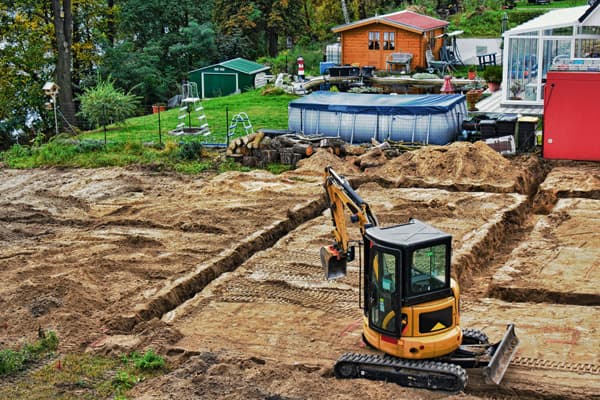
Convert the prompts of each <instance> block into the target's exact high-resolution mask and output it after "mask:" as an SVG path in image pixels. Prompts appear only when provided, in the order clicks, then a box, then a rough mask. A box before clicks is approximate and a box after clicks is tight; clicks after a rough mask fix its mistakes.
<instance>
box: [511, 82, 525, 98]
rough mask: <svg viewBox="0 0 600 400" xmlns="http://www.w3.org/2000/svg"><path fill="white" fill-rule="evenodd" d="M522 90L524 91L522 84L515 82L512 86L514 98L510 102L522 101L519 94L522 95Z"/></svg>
mask: <svg viewBox="0 0 600 400" xmlns="http://www.w3.org/2000/svg"><path fill="white" fill-rule="evenodd" d="M522 90H523V85H521V82H519V81H513V83H512V84H511V85H510V93H511V94H512V96H511V97H510V100H521V97H520V96H519V94H520V93H521V91H522Z"/></svg>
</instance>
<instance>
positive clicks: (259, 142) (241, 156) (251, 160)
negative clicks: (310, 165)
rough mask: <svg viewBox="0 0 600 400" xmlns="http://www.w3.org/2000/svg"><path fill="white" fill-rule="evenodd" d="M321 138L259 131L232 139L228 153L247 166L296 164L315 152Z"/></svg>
mask: <svg viewBox="0 0 600 400" xmlns="http://www.w3.org/2000/svg"><path fill="white" fill-rule="evenodd" d="M320 140H321V138H309V137H306V136H303V135H298V134H294V133H287V134H276V135H269V134H265V132H263V131H259V132H256V133H252V134H250V135H247V136H243V137H239V138H237V139H235V140H232V141H231V143H230V144H229V146H228V147H227V155H228V156H229V157H233V158H236V159H238V160H239V161H240V162H241V163H242V165H244V166H247V167H264V166H266V165H267V164H270V163H274V162H280V163H282V164H288V165H292V166H295V165H296V163H297V162H298V161H299V160H301V159H302V158H305V157H309V156H310V155H311V154H313V152H314V149H315V147H318V142H319V141H320ZM315 142H316V143H315Z"/></svg>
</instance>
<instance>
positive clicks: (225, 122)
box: [0, 90, 296, 174]
mask: <svg viewBox="0 0 600 400" xmlns="http://www.w3.org/2000/svg"><path fill="white" fill-rule="evenodd" d="M295 98H296V96H292V95H288V94H283V93H275V94H270V95H263V91H262V90H254V91H251V92H246V93H242V94H236V95H231V96H226V97H219V98H215V99H208V100H204V101H202V104H203V106H204V111H205V114H206V118H207V121H208V124H209V126H210V130H211V132H212V134H211V135H209V136H206V137H204V136H193V135H187V136H172V135H169V134H168V132H169V131H171V130H173V129H175V127H176V126H177V124H178V122H180V121H181V120H179V119H178V115H179V109H178V108H175V109H172V110H168V111H165V112H161V113H160V131H161V134H160V136H159V114H150V115H144V116H141V117H136V118H130V119H128V120H127V121H126V122H125V124H122V125H114V126H108V127H107V129H106V144H105V130H104V129H103V128H100V129H96V130H94V131H90V132H83V133H81V134H80V135H78V136H66V135H64V134H62V135H59V136H58V137H55V138H52V139H51V140H50V141H49V142H48V143H44V144H35V145H32V146H20V145H15V146H13V147H12V148H10V149H9V150H7V151H5V152H3V153H0V161H1V162H2V163H4V164H5V165H6V166H8V167H9V168H38V167H53V166H54V167H74V168H98V167H109V166H126V165H142V166H150V167H151V168H152V169H155V170H160V169H166V170H174V171H178V172H182V173H192V174H193V173H199V172H202V171H205V170H208V169H210V170H218V171H223V170H231V169H243V168H242V167H241V166H240V165H239V164H238V163H236V162H234V161H232V160H229V159H225V158H224V157H222V156H221V155H222V153H218V152H211V151H207V150H206V147H207V146H206V145H207V144H212V143H220V144H223V143H226V138H227V129H228V126H229V123H230V121H231V119H232V118H233V117H234V115H235V114H237V113H241V112H245V113H246V114H248V117H249V118H250V122H251V123H252V126H253V128H254V130H255V131H256V130H258V129H260V128H269V129H287V126H288V104H289V102H290V101H291V100H294V99H295ZM227 115H229V117H227ZM243 134H244V132H243V130H242V129H239V130H238V131H237V133H236V135H235V136H241V135H243ZM271 167H272V169H273V170H274V171H279V170H281V166H279V165H273V166H271ZM270 169H271V168H270Z"/></svg>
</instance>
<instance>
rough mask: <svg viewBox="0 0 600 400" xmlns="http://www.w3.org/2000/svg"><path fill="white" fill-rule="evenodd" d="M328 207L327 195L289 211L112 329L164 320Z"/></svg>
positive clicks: (125, 329) (119, 319) (127, 329)
mask: <svg viewBox="0 0 600 400" xmlns="http://www.w3.org/2000/svg"><path fill="white" fill-rule="evenodd" d="M325 207H326V201H325V196H322V197H320V198H319V199H316V200H310V201H308V202H306V203H304V204H299V205H297V206H295V207H293V208H291V209H289V210H288V213H287V218H285V219H283V220H280V221H276V222H274V223H273V224H271V225H270V226H268V227H266V228H264V229H261V230H259V231H256V232H254V233H253V234H252V235H250V236H249V237H247V238H246V239H244V240H242V241H241V242H240V243H239V244H238V245H237V246H235V247H233V248H230V249H227V250H225V251H223V252H221V253H220V254H218V255H217V256H216V257H215V259H214V260H211V261H209V262H205V263H202V264H201V265H199V266H198V267H196V268H195V270H194V271H193V272H191V273H189V274H187V275H185V276H183V277H181V278H179V279H177V281H175V282H174V283H172V284H170V285H168V286H166V287H164V288H162V289H161V290H160V291H159V292H158V293H157V294H156V295H154V296H153V297H152V298H151V299H150V300H149V301H148V302H146V303H144V304H142V305H139V306H137V307H136V308H135V310H134V312H133V313H131V314H128V315H121V316H119V317H117V318H115V319H113V320H111V321H110V322H109V323H108V327H109V328H110V329H112V330H113V331H115V332H131V331H132V330H133V329H134V327H135V326H136V325H137V324H139V323H140V322H143V321H149V320H151V319H153V318H159V319H160V318H161V317H162V316H163V315H164V314H165V313H167V312H169V311H172V310H173V309H175V308H176V307H178V306H179V305H181V304H183V303H184V302H185V301H186V300H189V299H191V298H192V297H194V296H195V295H196V294H197V293H198V292H201V291H202V290H203V289H204V288H205V287H206V285H208V284H209V283H211V282H212V281H213V280H215V279H217V278H218V277H220V276H221V275H222V274H224V273H226V272H231V271H234V270H235V269H236V268H237V267H239V266H240V265H242V264H243V263H244V262H245V261H246V260H247V259H248V258H250V257H251V256H252V255H253V254H255V253H257V252H259V251H262V250H265V249H268V248H269V247H271V246H272V245H273V244H274V243H275V242H277V241H278V240H279V239H281V238H282V237H284V236H285V235H286V234H287V233H288V232H290V231H292V230H293V229H295V228H296V227H298V226H299V225H301V224H302V223H304V222H306V221H308V220H311V219H314V218H316V217H317V216H319V215H321V214H322V213H323V211H324V210H325Z"/></svg>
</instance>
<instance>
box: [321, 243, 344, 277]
mask: <svg viewBox="0 0 600 400" xmlns="http://www.w3.org/2000/svg"><path fill="white" fill-rule="evenodd" d="M321 265H322V266H323V272H325V276H326V277H327V279H337V278H341V277H344V276H346V265H347V262H346V257H341V256H340V254H339V252H338V251H337V250H336V249H335V248H334V247H333V246H327V247H321Z"/></svg>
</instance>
